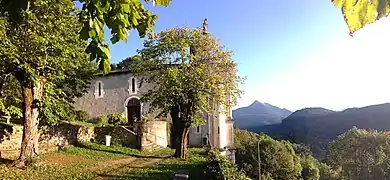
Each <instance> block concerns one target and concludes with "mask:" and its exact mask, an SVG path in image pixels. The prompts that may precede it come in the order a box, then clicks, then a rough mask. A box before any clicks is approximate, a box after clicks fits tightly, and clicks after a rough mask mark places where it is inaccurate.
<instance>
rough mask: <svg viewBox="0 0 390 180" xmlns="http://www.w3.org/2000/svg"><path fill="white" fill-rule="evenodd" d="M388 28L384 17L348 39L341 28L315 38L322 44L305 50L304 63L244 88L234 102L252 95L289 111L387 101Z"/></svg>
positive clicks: (389, 22) (389, 71)
mask: <svg viewBox="0 0 390 180" xmlns="http://www.w3.org/2000/svg"><path fill="white" fill-rule="evenodd" d="M389 32H390V19H389V18H386V19H382V20H380V21H378V22H376V23H374V24H371V25H369V26H366V27H365V28H363V29H361V30H359V31H358V32H357V33H355V35H354V37H349V36H348V34H345V33H344V32H343V33H340V36H338V37H333V38H330V39H329V40H328V41H327V42H318V43H320V44H321V43H322V45H321V46H322V48H319V49H317V51H315V52H308V53H307V56H306V58H307V59H306V60H305V61H303V62H305V63H303V64H301V65H299V66H298V67H296V68H295V69H291V70H289V71H286V72H285V73H283V74H280V75H279V76H277V77H275V78H273V79H272V80H271V81H269V82H268V83H266V84H262V86H261V87H260V86H258V87H256V86H254V85H248V86H246V87H245V91H246V94H245V95H244V96H243V98H242V99H241V101H240V106H244V105H247V104H249V103H250V102H251V101H254V100H255V99H258V100H260V101H265V102H268V103H271V104H274V105H277V106H281V107H285V108H288V109H291V110H297V109H301V108H304V107H325V108H329V109H334V110H341V109H345V108H349V107H362V106H367V105H372V104H379V103H385V102H390V34H389ZM248 88H249V89H250V90H248ZM259 98H262V99H259Z"/></svg>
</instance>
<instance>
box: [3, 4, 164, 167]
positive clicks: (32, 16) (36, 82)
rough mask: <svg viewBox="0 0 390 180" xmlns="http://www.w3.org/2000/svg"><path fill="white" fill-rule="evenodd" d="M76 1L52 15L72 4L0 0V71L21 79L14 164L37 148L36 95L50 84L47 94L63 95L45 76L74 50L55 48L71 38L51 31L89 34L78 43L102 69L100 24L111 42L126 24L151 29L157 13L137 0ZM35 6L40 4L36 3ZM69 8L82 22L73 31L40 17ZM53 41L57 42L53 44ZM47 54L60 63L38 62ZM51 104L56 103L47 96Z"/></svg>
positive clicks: (105, 58)
mask: <svg viewBox="0 0 390 180" xmlns="http://www.w3.org/2000/svg"><path fill="white" fill-rule="evenodd" d="M80 2H81V3H82V4H83V10H82V11H81V12H76V11H74V10H72V11H68V10H65V12H62V11H58V12H59V15H58V16H56V15H55V14H53V13H52V12H53V11H52V10H54V12H57V10H63V9H61V8H59V7H61V5H64V4H67V8H70V7H73V8H74V4H73V1H71V0H67V1H64V2H62V1H61V2H57V1H56V2H54V1H53V0H39V1H35V0H34V1H33V0H17V1H14V0H2V1H0V17H1V21H0V23H1V33H0V35H1V40H2V41H1V42H0V45H1V46H2V48H3V49H1V54H0V57H1V62H0V63H1V66H3V67H6V68H4V72H3V71H2V72H1V75H7V74H10V73H11V72H13V76H15V78H16V79H17V80H18V81H19V82H20V83H21V87H22V92H23V93H22V94H23V119H24V131H23V133H24V135H23V137H24V138H23V139H24V140H23V142H22V150H21V155H20V158H19V160H18V161H16V163H15V164H19V165H23V164H25V163H26V162H27V160H28V159H31V158H32V157H35V156H36V154H37V153H38V145H37V143H38V139H37V138H38V136H37V134H38V130H37V126H38V117H39V112H38V110H39V109H40V108H39V107H40V106H39V105H42V103H41V104H39V103H38V102H40V101H41V100H42V96H43V89H44V88H47V89H51V92H52V93H51V94H52V95H56V97H59V96H57V95H58V94H60V95H63V94H62V93H58V92H55V91H56V89H55V88H54V86H51V84H52V83H51V82H49V83H47V80H48V79H50V78H49V77H52V76H53V74H56V72H58V73H59V74H61V73H62V72H63V68H64V67H67V66H69V65H71V64H72V63H73V62H72V61H73V58H74V56H70V54H71V53H70V52H71V51H72V50H70V49H71V48H70V49H66V50H67V51H64V52H63V51H61V50H59V51H58V49H61V48H63V45H64V44H67V43H71V42H69V41H67V40H65V39H63V38H61V36H56V35H59V34H61V35H66V34H67V33H68V32H64V31H63V30H65V29H66V28H70V29H69V32H71V34H72V35H73V37H78V35H79V34H80V35H81V38H82V39H84V40H86V39H90V40H91V41H90V43H89V45H88V47H87V46H86V44H83V48H85V47H87V52H89V53H91V56H90V59H91V60H96V62H98V63H99V64H100V66H99V67H100V68H101V69H103V73H107V72H108V71H109V70H110V62H109V59H110V55H109V49H108V44H107V43H106V42H105V41H104V30H103V27H104V25H106V26H108V28H109V29H111V34H112V36H113V37H112V38H111V41H112V43H116V42H117V41H119V40H124V41H126V40H127V35H128V33H129V30H131V29H137V30H138V32H139V35H140V36H144V35H145V33H146V32H147V31H150V30H151V29H152V26H153V25H154V22H155V19H156V18H157V16H155V15H152V13H151V12H150V11H148V10H146V9H145V8H144V6H143V4H142V3H141V2H140V1H137V0H135V1H129V0H113V1H107V0H96V1H89V0H80ZM145 2H153V3H154V4H156V5H165V6H166V5H168V4H169V2H170V0H145ZM47 4H50V5H51V6H52V7H50V8H51V9H50V10H48V11H46V10H44V8H47ZM68 6H69V7H68ZM41 7H42V9H39V8H41ZM41 10H42V11H41ZM67 13H68V14H67ZM71 13H72V18H74V17H75V16H76V14H77V15H78V17H79V19H80V21H81V22H82V24H83V28H80V29H78V30H77V31H78V32H77V33H74V32H73V29H72V28H73V26H72V25H70V26H60V27H56V26H55V25H56V24H60V23H62V21H61V22H56V21H54V23H53V22H52V23H51V24H46V22H45V20H47V19H48V20H52V21H53V20H54V19H53V16H54V17H56V18H61V17H62V15H70V14H71ZM71 22H73V23H74V25H76V24H77V25H78V23H77V22H76V21H74V20H72V21H71ZM55 28H58V29H59V28H64V29H61V30H62V31H63V32H62V33H57V34H56V33H54V34H53V35H52V36H50V33H48V32H51V31H54V29H55ZM46 29H48V31H46ZM12 30H13V31H12ZM27 30H29V31H27ZM48 36H49V37H50V38H49V37H48ZM23 37H27V38H26V40H30V41H29V43H27V44H28V45H23V43H21V42H22V40H24V39H22V38H23ZM13 38H16V40H19V41H20V42H15V41H16V40H15V39H13ZM34 38H35V39H34ZM52 41H53V42H60V41H62V42H63V44H61V43H57V44H56V43H51V42H52ZM55 45H58V46H59V47H57V46H55ZM61 45H62V47H61ZM39 48H40V49H39ZM77 48H79V47H77ZM21 50H23V52H24V54H22V55H20V54H18V52H20V51H21ZM26 50H29V51H26ZM30 50H31V51H30ZM47 50H50V52H47ZM73 50H75V49H73ZM68 51H69V52H68ZM57 54H60V55H57ZM64 54H66V55H64ZM72 55H73V54H72ZM55 56H58V57H55ZM26 57H28V58H29V59H28V58H26ZM48 57H49V59H46V60H47V61H42V59H45V58H48ZM54 57H55V58H54ZM53 59H56V60H57V61H58V62H60V63H59V65H63V66H58V67H54V65H53V64H45V63H43V64H42V62H50V61H52V60H53ZM50 66H52V67H50ZM35 68H40V69H35ZM2 70H3V69H2ZM50 87H51V88H50ZM52 97H53V96H52ZM53 100H55V99H53ZM46 102H50V101H46ZM51 104H56V103H54V102H53V101H52V102H51ZM46 105H48V104H46ZM41 107H42V106H41ZM46 107H48V106H46ZM41 109H42V108H41ZM46 112H51V111H46ZM21 162H23V163H21Z"/></svg>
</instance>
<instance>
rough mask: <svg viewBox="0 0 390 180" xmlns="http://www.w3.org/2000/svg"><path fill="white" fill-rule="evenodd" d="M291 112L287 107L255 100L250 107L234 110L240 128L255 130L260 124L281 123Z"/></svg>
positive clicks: (235, 119)
mask: <svg viewBox="0 0 390 180" xmlns="http://www.w3.org/2000/svg"><path fill="white" fill-rule="evenodd" d="M290 114H291V111H289V110H287V109H282V108H279V107H276V106H273V105H271V104H268V103H261V102H259V101H254V102H253V103H252V104H251V105H249V106H248V107H242V108H238V109H236V110H233V119H234V121H235V122H234V124H235V125H236V126H237V127H238V128H240V129H247V130H253V128H256V127H259V126H264V125H270V124H278V123H281V122H282V119H283V118H285V117H287V116H289V115H290Z"/></svg>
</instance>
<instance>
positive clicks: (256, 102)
mask: <svg viewBox="0 0 390 180" xmlns="http://www.w3.org/2000/svg"><path fill="white" fill-rule="evenodd" d="M260 104H261V105H264V104H263V103H261V102H260V101H258V100H255V101H254V102H253V103H252V104H251V105H249V106H257V105H260Z"/></svg>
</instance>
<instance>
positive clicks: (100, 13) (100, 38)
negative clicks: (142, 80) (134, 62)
mask: <svg viewBox="0 0 390 180" xmlns="http://www.w3.org/2000/svg"><path fill="white" fill-rule="evenodd" d="M78 1H79V2H80V3H82V5H83V7H82V11H81V12H80V13H78V17H79V19H80V21H81V22H82V23H83V28H82V29H81V31H80V35H81V38H82V39H84V40H87V39H90V42H89V45H88V47H87V52H89V53H91V56H90V57H91V60H96V61H97V62H99V64H100V68H102V69H103V73H107V72H109V71H110V50H109V46H108V43H107V42H106V41H105V40H104V26H107V27H108V28H109V29H110V30H111V35H112V37H111V42H112V43H113V44H115V43H116V42H118V41H119V40H122V41H127V37H128V34H129V31H130V30H132V29H136V30H137V31H138V33H139V35H140V36H141V37H143V36H145V33H146V32H147V31H151V30H152V27H153V26H154V23H155V20H156V19H157V16H156V15H153V14H152V12H151V11H149V10H147V9H146V8H145V7H144V5H143V2H146V3H149V2H152V3H153V4H154V5H157V6H160V5H163V6H168V5H169V3H170V1H171V0H144V1H141V0H78ZM49 2H52V1H51V0H44V1H42V3H49ZM63 2H66V3H73V1H72V0H64V1H58V3H63ZM33 4H36V2H35V0H2V1H0V14H1V15H3V16H6V17H7V20H8V21H9V22H11V23H12V24H14V25H15V26H16V27H17V26H19V25H20V23H22V21H23V20H22V19H23V13H24V12H25V11H26V10H28V9H29V8H30V7H31V6H32V5H33ZM73 5H74V4H73ZM45 13H48V14H49V13H50V12H45Z"/></svg>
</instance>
